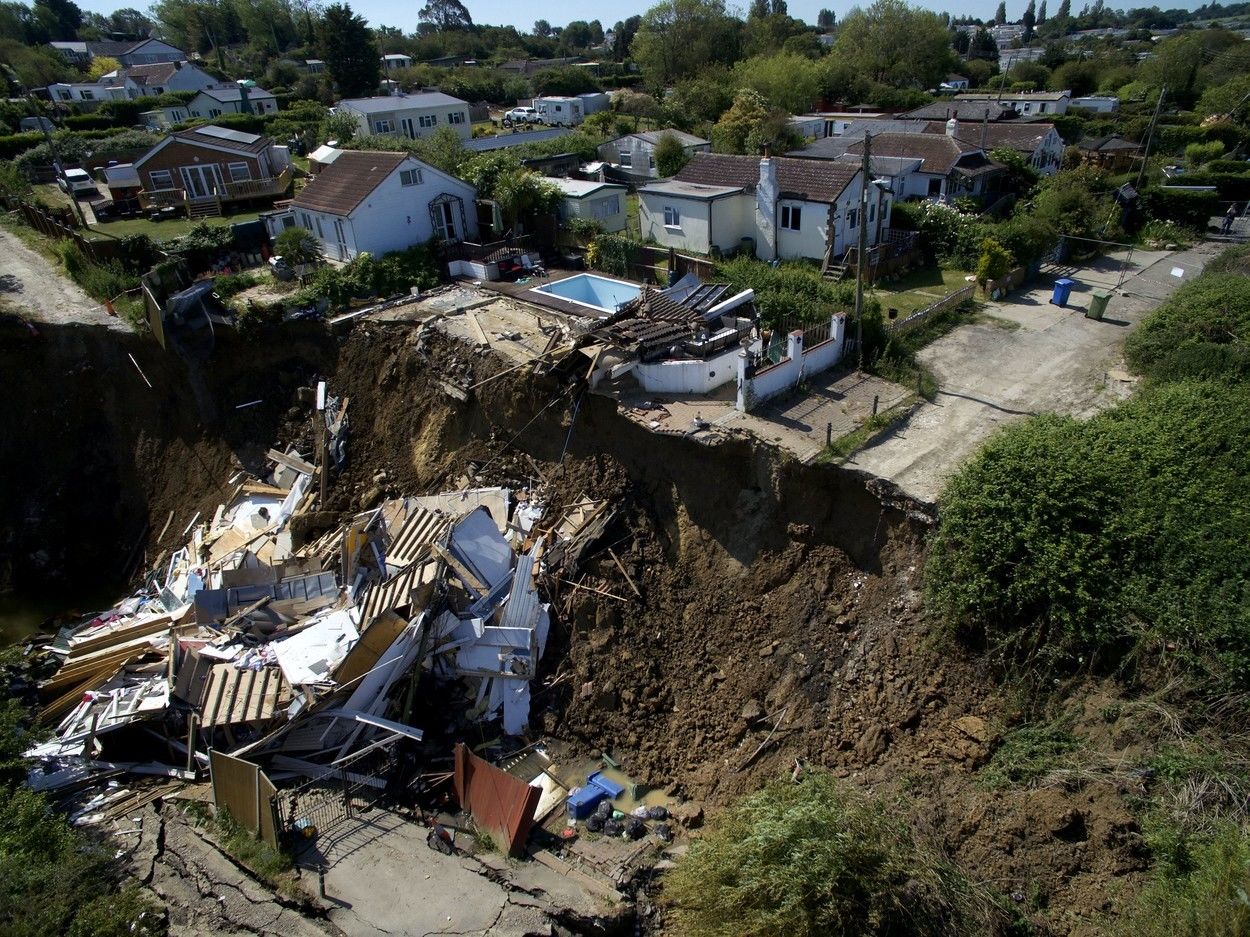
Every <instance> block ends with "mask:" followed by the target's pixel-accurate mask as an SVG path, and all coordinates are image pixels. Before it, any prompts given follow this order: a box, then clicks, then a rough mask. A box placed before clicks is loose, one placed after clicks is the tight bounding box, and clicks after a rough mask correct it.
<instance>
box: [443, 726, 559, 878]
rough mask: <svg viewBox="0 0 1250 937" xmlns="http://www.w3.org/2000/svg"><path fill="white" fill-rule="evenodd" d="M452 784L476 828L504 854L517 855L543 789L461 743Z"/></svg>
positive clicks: (532, 819) (530, 825) (527, 835)
mask: <svg viewBox="0 0 1250 937" xmlns="http://www.w3.org/2000/svg"><path fill="white" fill-rule="evenodd" d="M455 784H456V797H457V798H458V799H459V801H460V806H461V807H462V808H464V809H465V810H467V811H469V813H471V814H473V822H474V823H476V824H477V826H478V828H479V829H481V830H484V831H485V832H487V833H489V834H490V835H491V836H492V837H493V838H494V840H495V842H496V843H498V844H499V845H500V847H501V848H502V849H503V850H504V851H505V852H507V853H509V854H510V855H515V854H517V853H519V852H520V851H521V847H523V846H524V845H525V840H526V839H527V838H528V837H529V833H530V828H531V827H532V826H533V825H534V811H535V810H537V809H538V801H539V799H540V798H541V797H542V790H541V789H540V788H537V787H531V786H530V785H528V784H526V783H525V782H524V781H522V780H520V779H519V778H514V777H513V776H512V775H510V774H508V773H507V772H506V771H501V770H500V769H499V768H496V767H495V766H494V765H492V764H490V762H487V761H483V760H482V759H481V758H479V757H477V755H475V754H473V753H472V752H471V751H469V749H468V747H467V746H466V745H465V744H464V743H463V742H460V743H458V744H457V745H456V774H455Z"/></svg>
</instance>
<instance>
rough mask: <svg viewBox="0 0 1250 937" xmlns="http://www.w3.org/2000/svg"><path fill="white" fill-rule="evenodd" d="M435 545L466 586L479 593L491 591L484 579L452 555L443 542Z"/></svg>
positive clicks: (483, 593)
mask: <svg viewBox="0 0 1250 937" xmlns="http://www.w3.org/2000/svg"><path fill="white" fill-rule="evenodd" d="M433 547H434V552H435V553H437V554H438V555H439V557H441V558H442V560H443V562H445V563H446V564H447V565H448V566H450V567H451V568H452V569H453V570H454V571H455V573H456V575H457V576H459V577H460V578H461V579H462V580H463V581H464V584H465V585H466V586H468V587H469V588H470V589H473V590H474V591H476V592H477V593H478V594H479V595H485V594H486V593H487V592H489V591H490V589H489V588H488V587H487V586H486V584H485V583H483V582H482V580H480V579H478V578H477V577H476V576H474V575H473V573H471V572H470V571H469V568H468V567H467V566H465V565H464V564H463V563H461V562H460V561H459V560H458V559H456V558H455V557H454V556H452V555H451V553H450V552H449V551H448V550H447V549H446V548H445V547H444V546H443V545H442V544H439V543H436V544H434V545H433Z"/></svg>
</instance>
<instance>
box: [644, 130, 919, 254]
mask: <svg viewBox="0 0 1250 937" xmlns="http://www.w3.org/2000/svg"><path fill="white" fill-rule="evenodd" d="M862 185H863V179H862V174H861V172H860V170H859V168H858V167H856V166H854V165H852V164H849V163H838V164H830V163H827V162H823V161H816V160H806V159H791V158H787V157H772V158H769V157H765V158H763V159H757V158H756V157H754V156H731V155H726V154H720V153H696V154H695V155H694V157H693V158H692V159H691V161H690V162H689V163H687V164H686V166H685V168H684V169H682V171H681V172H679V173H678V174H677V175H676V176H674V177H673V178H672V179H669V180H663V181H660V182H653V183H651V184H649V185H646V186H643V187H642V188H641V189H639V190H638V195H639V220H640V222H641V225H642V236H643V238H644V240H645V239H653V240H655V241H656V242H657V243H659V244H661V245H663V246H665V247H674V248H677V249H678V250H682V251H692V252H694V253H699V254H712V253H732V252H734V251H737V250H739V249H740V248H744V247H746V248H749V249H750V250H752V251H753V253H754V254H755V255H756V256H757V257H758V258H760V259H761V260H778V259H782V260H788V259H792V258H798V257H805V258H808V259H810V260H821V261H824V260H826V259H828V257H830V256H841V255H842V254H844V253H845V252H846V250H847V248H848V247H851V246H853V245H855V244H856V243H857V242H858V239H859V225H860V222H861V219H860V198H861V194H862V192H861V187H862ZM894 198H895V197H894V196H892V195H890V194H888V193H885V192H883V191H882V190H881V189H880V188H878V187H876V186H874V187H873V189H872V194H871V195H870V199H869V205H868V219H867V223H868V224H869V226H870V227H869V229H868V246H870V247H875V246H876V244H877V242H878V240H879V239H880V237H881V236H882V230H883V229H884V228H886V227H888V225H889V216H890V205H891V203H892V201H893V200H894Z"/></svg>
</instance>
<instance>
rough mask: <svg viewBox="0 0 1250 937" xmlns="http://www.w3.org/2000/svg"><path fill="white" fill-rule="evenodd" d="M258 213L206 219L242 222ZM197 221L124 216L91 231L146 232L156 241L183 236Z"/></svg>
mask: <svg viewBox="0 0 1250 937" xmlns="http://www.w3.org/2000/svg"><path fill="white" fill-rule="evenodd" d="M258 215H259V213H258V212H254V211H245V212H239V214H237V215H230V216H229V217H228V218H207V219H205V220H206V221H207V222H208V223H209V224H214V225H228V224H240V223H242V222H245V221H255V220H256V218H257V217H258ZM197 223H198V222H194V221H191V220H190V219H188V218H172V219H170V220H169V221H148V220H147V219H146V218H124V219H121V220H119V221H109V222H106V223H105V224H96V225H92V226H91V232H92V233H93V234H96V235H99V236H107V235H112V236H113V237H119V238H121V237H128V236H129V235H131V234H146V235H147V236H148V237H150V238H151V239H152V240H154V241H169V240H172V239H173V238H178V237H182V236H183V235H184V234H186V233H187V232H188V231H190V230H191V228H192V227H194V226H195V225H196V224H197Z"/></svg>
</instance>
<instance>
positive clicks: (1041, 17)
mask: <svg viewBox="0 0 1250 937" xmlns="http://www.w3.org/2000/svg"><path fill="white" fill-rule="evenodd" d="M1044 22H1046V0H1042V5H1041V6H1039V7H1038V8H1037V25H1038V26H1041V25H1042V23H1044Z"/></svg>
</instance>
